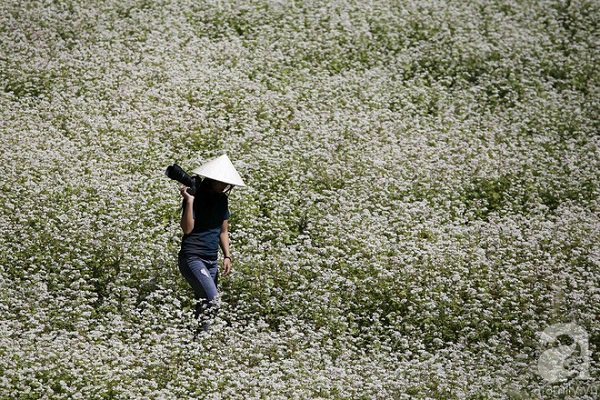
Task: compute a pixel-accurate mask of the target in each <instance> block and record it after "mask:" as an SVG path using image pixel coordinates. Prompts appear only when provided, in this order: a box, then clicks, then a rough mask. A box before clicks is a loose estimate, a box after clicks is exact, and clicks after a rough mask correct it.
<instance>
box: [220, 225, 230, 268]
mask: <svg viewBox="0 0 600 400" xmlns="http://www.w3.org/2000/svg"><path fill="white" fill-rule="evenodd" d="M219 245H220V246H221V250H222V251H223V275H229V273H230V272H231V253H230V252H229V220H227V219H225V220H223V224H221V233H220V234H219Z"/></svg>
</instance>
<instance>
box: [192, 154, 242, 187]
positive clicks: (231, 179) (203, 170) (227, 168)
mask: <svg viewBox="0 0 600 400" xmlns="http://www.w3.org/2000/svg"><path fill="white" fill-rule="evenodd" d="M192 172H193V173H194V174H197V175H200V176H203V177H205V178H211V179H214V180H216V181H220V182H225V183H228V184H230V185H234V186H246V184H245V183H244V181H243V180H242V177H241V176H240V174H238V172H237V171H236V169H235V167H234V166H233V164H232V163H231V160H230V159H229V157H227V154H223V155H222V156H220V157H217V158H213V159H212V160H210V161H207V162H206V163H205V164H202V165H201V166H200V167H198V168H196V169H195V170H193V171H192Z"/></svg>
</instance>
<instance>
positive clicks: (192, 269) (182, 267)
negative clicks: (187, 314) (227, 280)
mask: <svg viewBox="0 0 600 400" xmlns="http://www.w3.org/2000/svg"><path fill="white" fill-rule="evenodd" d="M178 264H179V271H180V272H181V275H183V277H184V278H185V279H186V280H187V281H188V283H189V284H190V286H191V287H192V289H193V290H194V297H195V298H196V311H195V313H194V318H196V319H198V318H199V317H200V316H201V315H203V316H204V317H207V318H210V317H214V316H215V315H216V313H217V311H218V306H217V304H216V297H217V295H218V292H217V282H218V280H219V265H218V262H217V260H214V261H211V260H205V259H203V258H200V257H197V256H185V255H183V254H180V255H179V263H178Z"/></svg>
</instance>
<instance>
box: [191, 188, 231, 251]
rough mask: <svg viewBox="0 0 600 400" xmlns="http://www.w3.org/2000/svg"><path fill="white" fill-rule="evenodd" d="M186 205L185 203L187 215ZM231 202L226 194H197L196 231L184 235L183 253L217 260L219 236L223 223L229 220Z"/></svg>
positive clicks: (194, 213)
mask: <svg viewBox="0 0 600 400" xmlns="http://www.w3.org/2000/svg"><path fill="white" fill-rule="evenodd" d="M185 208H186V204H185V202H184V203H183V212H184V213H185ZM230 215H231V214H230V213H229V201H228V197H227V195H225V194H224V193H209V192H199V193H196V196H195V198H194V210H193V217H194V229H193V230H192V232H191V233H190V234H189V235H185V234H184V235H183V238H182V240H181V253H183V254H184V255H186V256H190V255H194V256H198V257H201V258H204V259H207V260H216V259H217V257H218V253H219V234H220V233H221V225H223V221H224V220H226V219H229V216H230Z"/></svg>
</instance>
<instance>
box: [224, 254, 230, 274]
mask: <svg viewBox="0 0 600 400" xmlns="http://www.w3.org/2000/svg"><path fill="white" fill-rule="evenodd" d="M230 273H231V258H225V259H224V260H223V276H227V275H229V274H230Z"/></svg>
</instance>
